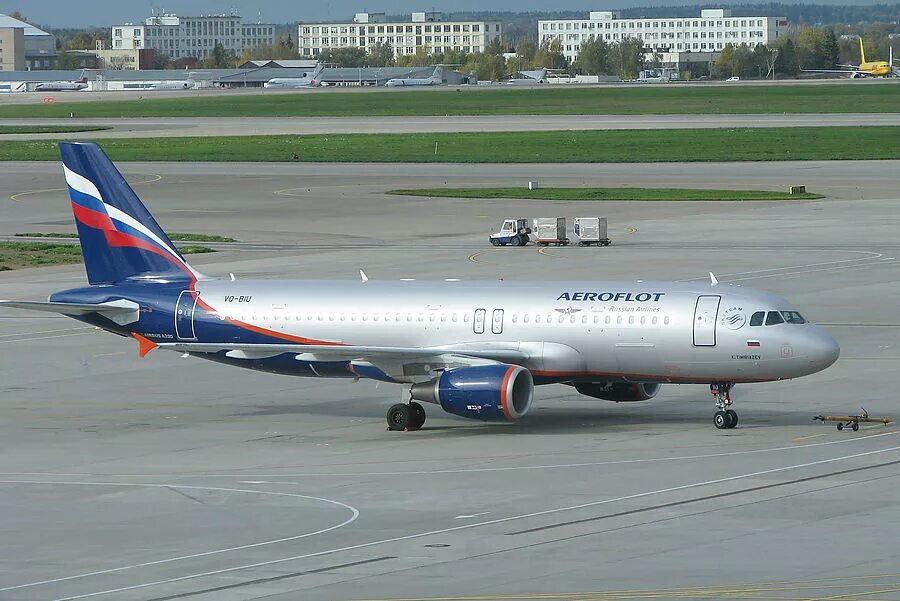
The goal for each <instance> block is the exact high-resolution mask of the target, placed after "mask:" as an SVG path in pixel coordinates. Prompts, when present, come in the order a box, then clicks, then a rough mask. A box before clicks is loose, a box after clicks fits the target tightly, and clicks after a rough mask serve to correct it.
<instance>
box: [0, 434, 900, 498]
mask: <svg viewBox="0 0 900 601" xmlns="http://www.w3.org/2000/svg"><path fill="white" fill-rule="evenodd" d="M896 434H900V430H891V431H888V432H880V433H878V434H869V435H865V436H857V437H856V438H841V439H839V440H829V441H826V442H814V443H810V444H805V445H790V446H782V447H770V448H767V449H751V450H747V451H730V452H727V453H708V454H706V455H675V456H669V457H650V458H647V459H619V460H615V461H591V462H583V463H556V464H543V465H520V466H510V467H475V468H455V469H444V470H428V471H425V470H422V471H404V472H401V471H393V472H345V473H339V472H330V473H316V472H305V473H293V474H290V473H288V474H252V473H250V474H234V473H231V474H203V473H191V474H91V473H86V472H75V473H64V472H63V473H60V472H0V476H33V477H45V478H47V477H57V478H83V477H99V478H180V477H190V478H247V479H251V478H252V479H254V480H253V481H254V483H256V484H291V485H293V484H301V483H300V482H285V481H280V480H279V481H266V480H258V478H317V477H330V478H342V477H366V478H367V477H371V476H430V475H442V474H473V473H492V472H515V471H530V470H548V469H549V470H557V469H571V468H580V467H603V466H608V465H632V464H641V463H662V462H668V461H691V460H699V459H719V458H721V457H739V456H743V455H759V454H763V453H775V452H779V451H796V450H805V449H814V448H819V447H828V446H836V445H844V444H852V443H857V442H865V441H867V440H872V439H875V438H881V437H883V436H894V435H896Z"/></svg>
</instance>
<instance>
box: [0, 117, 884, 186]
mask: <svg viewBox="0 0 900 601" xmlns="http://www.w3.org/2000/svg"><path fill="white" fill-rule="evenodd" d="M898 140H900V127H877V126H866V127H863V126H860V127H820V128H816V127H781V128H743V129H668V130H616V131H565V132H497V133H446V134H400V135H394V134H353V135H315V136H289V135H285V136H248V137H209V138H164V139H154V138H134V139H126V138H122V139H111V140H106V141H105V142H104V143H103V149H104V150H105V151H106V152H107V153H108V154H109V156H110V157H112V159H113V160H117V161H275V162H289V161H291V153H292V152H297V153H298V154H299V160H300V161H315V162H380V163H394V162H408V163H440V162H443V163H602V162H607V163H620V162H636V163H641V162H663V161H786V160H835V159H842V160H854V159H897V158H900V144H898ZM0 160H2V161H58V160H59V151H58V149H57V147H56V143H55V142H53V141H49V140H41V141H30V140H29V141H0ZM637 177H639V174H636V178H637ZM788 183H796V182H788ZM800 183H805V182H800Z"/></svg>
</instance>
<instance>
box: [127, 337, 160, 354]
mask: <svg viewBox="0 0 900 601" xmlns="http://www.w3.org/2000/svg"><path fill="white" fill-rule="evenodd" d="M131 336H132V338H134V339H135V340H137V341H138V355H139V356H140V357H141V358H144V357H146V356H147V353H149V352H150V351H152V350H153V349H155V348H156V347H157V346H159V345H158V344H156V343H155V342H153V341H152V340H150V339H149V338H145V337H144V336H141V335H140V334H138V333H136V332H132V333H131Z"/></svg>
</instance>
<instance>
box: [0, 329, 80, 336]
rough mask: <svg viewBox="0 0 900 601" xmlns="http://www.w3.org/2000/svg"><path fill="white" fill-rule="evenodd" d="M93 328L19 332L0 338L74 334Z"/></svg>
mask: <svg viewBox="0 0 900 601" xmlns="http://www.w3.org/2000/svg"><path fill="white" fill-rule="evenodd" d="M92 329H93V327H85V328H66V329H64V330H41V331H39V332H19V333H18V334H0V338H12V337H13V336H31V335H34V334H55V333H57V332H76V331H78V330H92Z"/></svg>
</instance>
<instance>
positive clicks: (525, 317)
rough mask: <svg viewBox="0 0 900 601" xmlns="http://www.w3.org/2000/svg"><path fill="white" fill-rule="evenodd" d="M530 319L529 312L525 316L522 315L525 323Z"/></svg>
mask: <svg viewBox="0 0 900 601" xmlns="http://www.w3.org/2000/svg"><path fill="white" fill-rule="evenodd" d="M528 319H529V314H528V313H526V314H525V316H524V317H522V321H523V322H524V323H528Z"/></svg>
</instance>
